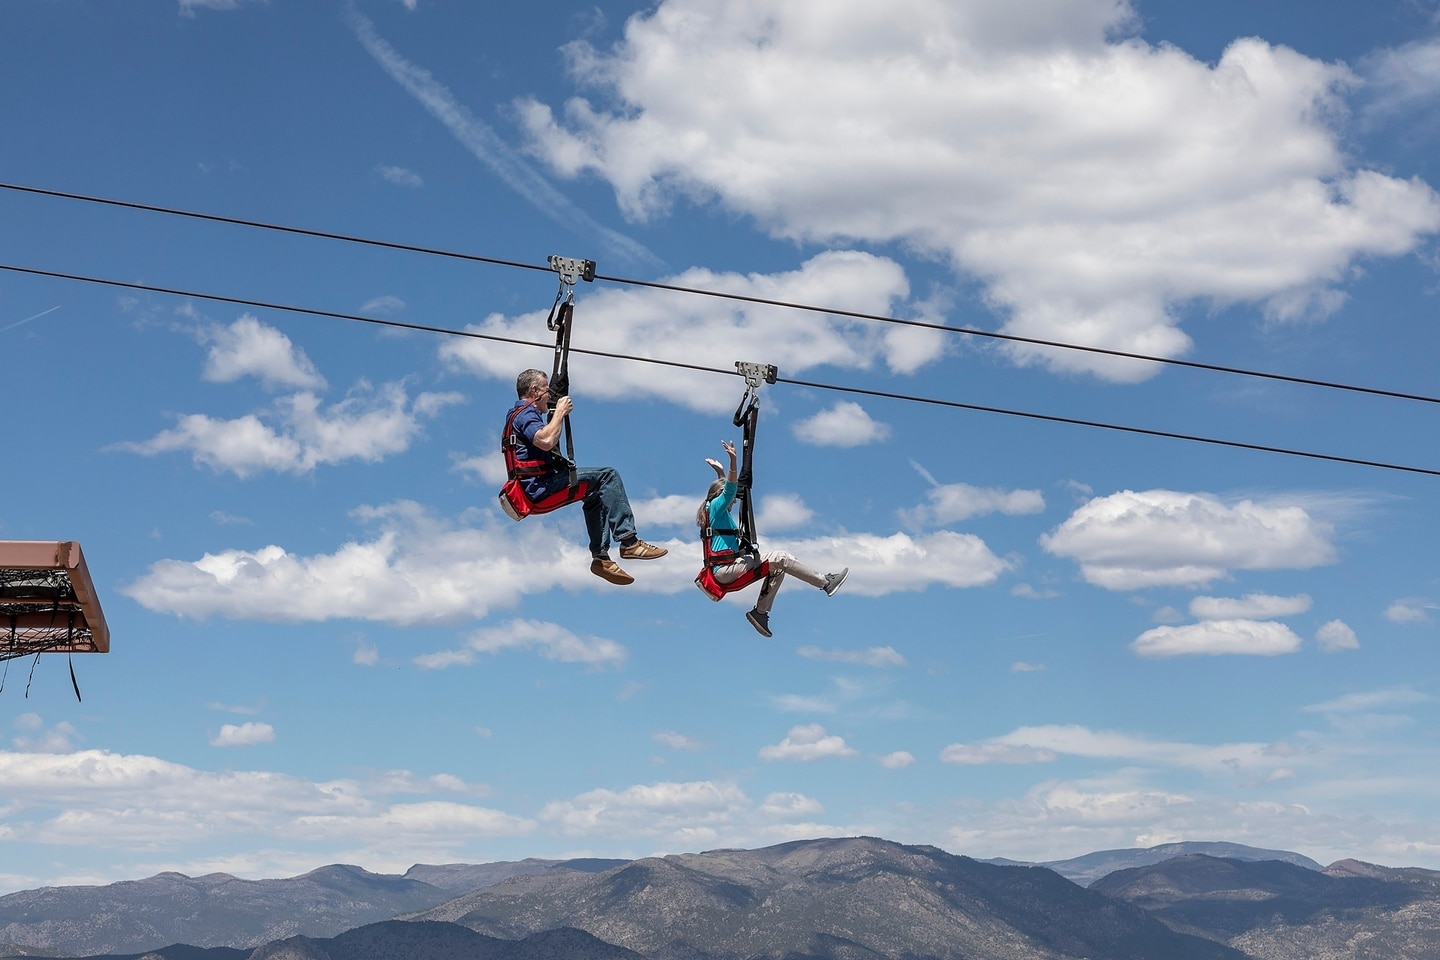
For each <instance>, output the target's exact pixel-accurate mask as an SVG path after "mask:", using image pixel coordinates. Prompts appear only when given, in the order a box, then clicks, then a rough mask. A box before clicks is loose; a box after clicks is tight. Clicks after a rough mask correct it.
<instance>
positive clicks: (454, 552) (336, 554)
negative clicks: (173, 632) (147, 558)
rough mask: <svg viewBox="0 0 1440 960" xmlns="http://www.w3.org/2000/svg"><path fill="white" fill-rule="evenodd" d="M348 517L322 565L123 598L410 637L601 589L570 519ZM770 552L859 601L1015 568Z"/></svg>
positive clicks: (930, 552) (146, 587) (970, 544)
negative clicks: (348, 527)
mask: <svg viewBox="0 0 1440 960" xmlns="http://www.w3.org/2000/svg"><path fill="white" fill-rule="evenodd" d="M354 515H355V517H356V518H357V519H358V520H359V521H361V522H362V523H365V524H368V525H371V526H373V527H376V528H378V529H377V531H376V532H375V533H374V534H373V535H371V536H369V537H368V538H365V539H355V540H350V541H348V542H346V543H344V544H341V545H340V546H339V547H337V548H336V549H335V550H333V551H332V552H329V553H316V554H311V555H303V554H297V553H292V552H290V551H289V550H287V549H286V548H285V547H283V546H280V545H278V544H270V545H267V546H264V547H259V548H232V549H227V550H219V551H216V552H214V553H206V554H204V555H203V556H202V557H200V559H198V560H175V559H168V560H159V561H156V562H155V563H153V564H151V565H150V569H149V570H148V571H146V572H145V574H144V575H142V576H141V577H139V578H138V579H137V580H135V581H134V582H132V583H130V584H127V585H125V586H124V587H122V588H121V592H122V593H123V594H125V595H126V596H128V597H131V598H132V599H134V600H136V601H137V602H139V603H140V604H141V605H142V606H144V607H146V608H147V609H149V610H153V611H155V612H157V613H172V614H176V615H178V616H184V617H197V618H204V617H209V616H222V617H229V618H233V619H244V620H266V621H278V622H287V623H304V622H315V621H322V620H330V619H356V620H377V621H381V622H384V623H388V624H392V625H397V626H411V625H415V624H444V623H454V622H457V621H461V620H467V619H481V618H483V617H485V616H486V615H487V614H489V613H490V612H491V611H493V610H496V609H504V608H508V607H513V606H514V605H515V604H516V603H518V602H519V600H520V598H521V597H523V596H525V595H527V594H533V593H543V592H547V591H550V590H554V589H565V590H591V589H603V588H604V586H605V584H604V583H603V581H601V580H599V579H598V578H596V577H594V576H593V575H591V573H590V555H589V552H588V550H586V549H585V547H584V545H583V544H582V543H580V542H579V541H578V540H577V539H576V537H575V536H574V532H573V528H572V527H571V525H570V524H568V523H567V522H566V521H567V519H568V517H565V516H561V517H559V518H558V519H557V518H554V517H550V516H546V517H531V518H529V519H527V520H526V521H525V522H524V523H523V524H515V523H513V522H512V521H510V520H508V519H504V518H502V517H501V515H500V514H499V511H498V509H493V508H492V509H487V510H475V511H470V512H467V513H466V514H464V515H463V516H462V517H460V518H458V519H445V518H440V517H436V516H433V515H432V514H431V513H430V512H429V511H427V510H426V509H425V508H424V507H422V506H420V505H419V504H417V503H414V502H411V501H403V500H402V501H397V502H395V503H391V504H386V505H384V506H379V507H362V508H359V509H357V510H356V511H354ZM663 545H664V546H666V547H668V548H669V549H671V550H672V551H674V552H676V553H677V554H678V553H679V552H681V551H684V550H687V549H689V550H693V549H695V545H694V543H693V541H692V540H690V539H689V538H687V539H686V540H683V541H682V540H674V539H672V540H667V541H664V543H663ZM766 546H767V547H770V548H774V549H780V550H788V551H790V552H792V553H794V554H795V555H796V556H799V557H801V558H802V559H804V560H805V562H806V563H809V564H810V565H811V566H815V567H816V568H817V569H821V570H830V569H834V570H838V569H840V568H841V567H843V566H849V567H850V579H849V580H847V581H846V583H845V592H846V593H847V594H855V595H860V596H883V595H885V594H888V593H895V592H906V591H914V590H924V589H926V588H927V587H929V586H932V585H940V586H949V587H973V586H981V585H984V584H987V583H991V582H993V581H994V580H995V579H996V578H997V577H998V576H999V575H1000V574H1001V573H1002V572H1004V571H1005V570H1007V569H1009V566H1010V565H1009V563H1008V562H1007V561H1004V560H1001V559H999V558H998V557H996V556H995V555H994V554H992V553H991V552H990V550H989V548H987V547H986V546H985V543H984V541H982V540H980V539H979V538H978V537H973V536H968V535H962V534H955V533H949V532H945V531H942V532H940V533H936V534H932V535H930V536H926V537H910V536H908V535H906V534H903V533H897V534H894V535H892V536H889V537H885V536H879V535H876V534H853V535H851V536H849V537H822V538H816V539H812V540H796V541H786V540H773V541H770V542H768V543H767V544H766ZM642 573H643V575H641V576H639V577H638V578H637V580H636V582H635V583H634V584H633V585H632V586H630V587H628V588H627V589H628V590H630V591H631V592H634V593H643V592H652V593H665V594H674V593H681V592H684V591H689V590H693V589H694V584H693V582H692V581H693V580H694V576H695V568H694V566H693V565H690V564H684V563H663V562H662V563H656V564H652V565H648V566H647V567H646V569H645V570H644V571H643V572H642ZM487 642H488V641H487ZM587 643H588V641H587ZM544 649H550V648H548V647H545V648H544ZM473 652H475V651H472V653H473ZM452 655H457V656H460V657H461V660H462V661H463V659H464V657H465V656H466V654H465V652H464V651H454V652H452ZM601 659H602V660H606V659H609V655H605V656H602V657H601Z"/></svg>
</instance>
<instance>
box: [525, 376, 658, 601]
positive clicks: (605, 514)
mask: <svg viewBox="0 0 1440 960" xmlns="http://www.w3.org/2000/svg"><path fill="white" fill-rule="evenodd" d="M515 393H516V395H517V396H518V397H519V399H518V400H516V401H515V405H514V406H513V407H511V408H510V412H509V414H508V416H507V417H506V424H507V427H506V436H505V442H507V443H510V444H512V451H513V455H514V461H515V464H516V466H517V467H518V468H519V469H518V470H517V471H516V472H517V475H518V476H517V479H519V480H520V483H521V486H522V487H523V488H524V490H525V495H526V496H528V497H529V498H530V499H531V500H532V501H535V502H539V501H541V500H544V499H545V498H546V497H548V496H552V495H554V494H556V493H559V492H560V491H562V490H564V489H565V488H566V487H568V486H570V478H571V465H570V462H569V461H568V460H566V459H565V458H564V457H563V456H561V455H560V454H558V453H556V452H555V447H556V445H557V444H558V443H559V442H560V437H561V433H562V431H563V429H564V424H565V417H566V416H567V415H568V414H569V413H570V411H571V409H572V408H573V407H574V404H573V403H572V402H571V400H570V398H569V397H568V396H566V397H561V398H560V399H559V400H557V401H556V402H555V413H554V415H553V416H552V417H551V418H550V420H549V422H546V420H545V410H546V407H547V405H548V403H549V400H550V378H549V377H548V376H547V375H546V374H545V372H544V371H543V370H534V369H531V370H525V371H523V372H521V374H520V376H518V377H516V378H515ZM574 476H575V481H576V484H575V485H576V487H577V489H583V490H584V494H583V496H581V497H577V499H581V500H582V501H583V503H584V510H585V529H586V531H587V532H588V533H589V534H590V556H591V557H592V558H593V559H592V560H591V561H590V572H591V573H593V574H595V576H597V577H600V578H601V579H603V580H608V581H609V582H611V583H618V584H627V583H634V582H635V578H634V577H632V576H631V575H630V574H628V573H626V572H625V571H624V570H623V569H621V567H620V565H619V564H618V563H616V562H615V561H614V560H612V559H610V540H611V538H612V537H613V538H614V539H615V540H616V541H618V542H619V544H620V559H622V560H655V559H658V558H660V557H663V556H665V554H666V553H668V552H669V551H667V550H666V549H665V548H664V547H657V546H655V545H654V544H652V543H646V542H645V541H644V540H641V539H640V538H639V537H638V536H637V535H636V533H635V514H634V513H633V512H632V511H631V510H630V498H629V497H627V496H626V495H625V483H624V481H622V480H621V479H620V474H618V473H616V472H615V470H614V469H613V468H611V467H576V468H574Z"/></svg>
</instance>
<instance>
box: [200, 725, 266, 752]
mask: <svg viewBox="0 0 1440 960" xmlns="http://www.w3.org/2000/svg"><path fill="white" fill-rule="evenodd" d="M274 742H275V728H274V727H272V726H270V724H268V723H256V722H253V721H252V722H250V723H240V724H235V723H227V724H225V725H223V726H222V727H221V728H220V732H219V733H218V734H216V735H215V736H213V737H211V738H210V746H212V747H253V746H255V745H256V744H260V743H274Z"/></svg>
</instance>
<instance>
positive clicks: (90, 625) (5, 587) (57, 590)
mask: <svg viewBox="0 0 1440 960" xmlns="http://www.w3.org/2000/svg"><path fill="white" fill-rule="evenodd" d="M109 652H110V630H109V628H108V627H106V626H105V614H104V613H103V612H102V611H101V610H100V598H99V595H98V594H96V592H95V584H94V582H92V581H91V579H90V570H89V568H88V567H86V566H85V555H84V554H83V553H81V552H80V544H78V543H76V542H75V541H74V540H61V541H58V542H57V541H50V540H0V661H5V660H14V659H15V658H17V657H25V656H29V655H30V654H32V653H37V654H38V653H109Z"/></svg>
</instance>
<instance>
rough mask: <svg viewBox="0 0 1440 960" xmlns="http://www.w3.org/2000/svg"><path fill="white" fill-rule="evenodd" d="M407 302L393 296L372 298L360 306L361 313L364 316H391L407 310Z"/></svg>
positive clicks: (386, 295)
mask: <svg viewBox="0 0 1440 960" xmlns="http://www.w3.org/2000/svg"><path fill="white" fill-rule="evenodd" d="M405 306H406V304H405V301H404V300H401V299H400V298H399V297H396V296H393V295H391V294H385V295H383V296H379V297H372V298H371V299H369V300H366V301H365V302H364V303H362V304H361V305H360V312H361V313H364V314H379V315H380V316H389V315H391V314H396V313H399V312H400V311H402V310H404V309H405Z"/></svg>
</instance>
